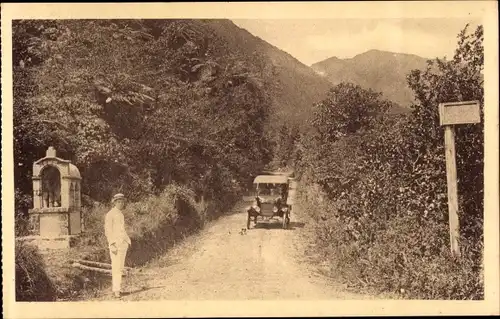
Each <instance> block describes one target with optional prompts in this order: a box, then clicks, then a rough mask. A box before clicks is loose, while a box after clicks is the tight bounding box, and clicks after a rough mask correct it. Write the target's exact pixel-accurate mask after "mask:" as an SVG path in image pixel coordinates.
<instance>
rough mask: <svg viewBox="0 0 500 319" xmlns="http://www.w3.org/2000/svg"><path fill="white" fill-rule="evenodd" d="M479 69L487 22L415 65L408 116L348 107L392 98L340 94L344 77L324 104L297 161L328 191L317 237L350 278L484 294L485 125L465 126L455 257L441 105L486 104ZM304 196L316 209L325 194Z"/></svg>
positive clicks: (457, 294)
mask: <svg viewBox="0 0 500 319" xmlns="http://www.w3.org/2000/svg"><path fill="white" fill-rule="evenodd" d="M481 71H482V27H479V28H478V29H477V30H476V31H475V32H474V33H473V34H472V35H466V30H465V29H464V31H463V32H461V33H460V34H459V46H458V48H457V53H456V55H455V57H454V59H453V60H451V61H442V60H439V59H438V60H436V61H434V62H433V61H430V62H429V67H428V69H427V70H425V71H424V72H420V71H414V72H412V73H411V74H410V75H409V77H408V83H409V85H410V87H411V88H412V89H413V90H414V92H415V94H416V98H417V101H418V103H417V104H416V105H414V106H413V111H412V113H411V114H409V115H408V116H406V115H392V116H389V115H384V116H378V115H377V114H376V112H374V113H372V114H370V113H368V112H364V113H357V112H354V111H352V110H346V109H348V108H349V107H352V108H360V109H363V108H366V107H367V106H366V105H368V106H370V105H372V106H373V105H375V106H376V105H383V104H384V103H382V102H381V101H378V100H377V97H376V95H371V96H369V95H368V94H366V93H362V92H363V90H362V89H361V88H357V89H351V90H347V91H348V94H339V93H338V92H344V91H346V90H345V88H346V87H349V86H346V85H343V86H340V87H338V88H337V89H336V90H332V92H333V93H334V98H330V99H329V100H325V101H324V102H323V103H322V104H320V105H319V108H317V110H316V113H315V118H316V120H315V122H314V123H315V124H316V126H317V127H316V131H313V133H312V134H310V135H309V136H305V137H303V138H302V141H301V143H302V145H301V148H302V149H303V150H304V151H302V155H301V157H300V161H299V162H298V167H299V172H300V174H301V175H302V179H304V180H305V181H308V183H316V184H318V185H319V186H320V187H321V190H322V191H323V192H324V193H325V194H324V197H325V198H326V203H327V204H326V205H325V206H320V208H319V209H320V210H321V214H322V215H321V216H319V217H316V219H315V220H316V223H317V225H318V231H317V241H318V242H319V243H321V244H320V245H319V247H321V249H322V250H323V251H325V252H329V254H328V255H331V256H334V257H332V259H331V260H330V263H331V265H332V267H333V269H334V271H335V272H336V273H340V274H343V275H344V278H345V279H346V280H347V281H350V282H351V283H352V284H355V285H358V286H366V287H372V288H376V289H378V290H380V291H391V292H398V293H403V294H404V296H405V297H408V298H423V299H481V298H483V294H484V293H483V280H482V273H481V268H482V267H481V265H482V253H483V234H482V231H483V218H482V211H483V201H482V194H483V185H482V183H483V173H482V172H483V170H482V167H483V142H482V141H483V136H482V134H483V133H482V132H483V125H482V124H479V125H465V126H463V127H458V129H457V136H460V137H461V138H458V139H457V152H458V154H457V166H458V169H457V171H458V179H459V196H460V199H459V205H460V212H459V215H460V218H461V250H462V258H461V259H460V260H453V258H452V257H451V256H450V252H449V234H448V209H447V191H446V170H445V156H444V146H443V139H444V138H443V132H442V131H443V130H442V128H441V127H440V126H439V115H438V112H437V105H438V103H440V102H447V101H462V100H478V101H480V104H481V114H483V111H482V109H483V89H482V84H483V82H482V76H481ZM464 75H467V76H466V77H464ZM351 88H352V86H351ZM360 92H361V93H360ZM359 96H369V98H368V99H367V100H366V101H365V102H364V103H365V106H363V105H361V106H359V105H358V104H351V102H350V101H352V102H354V101H357V99H358V98H359ZM370 100H371V102H370ZM372 108H373V107H372ZM375 109H377V107H375ZM378 109H379V110H383V108H378ZM339 114H341V115H342V114H344V115H342V116H339ZM357 114H364V118H363V120H362V121H361V120H359V119H358V115H357ZM382 114H383V113H382ZM338 122H340V123H338ZM332 123H335V125H333V124H332ZM349 123H358V124H359V125H354V126H353V125H351V124H349ZM348 127H354V129H349V130H348V129H347V128H348ZM465 181H466V182H465ZM305 201H306V204H307V203H308V205H310V206H309V207H311V208H310V209H314V207H315V204H317V203H315V202H314V201H313V200H312V199H310V198H306V199H305Z"/></svg>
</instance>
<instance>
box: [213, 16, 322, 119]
mask: <svg viewBox="0 0 500 319" xmlns="http://www.w3.org/2000/svg"><path fill="white" fill-rule="evenodd" d="M203 23H204V24H206V25H208V26H210V27H211V28H212V29H213V30H214V31H215V32H216V34H218V35H219V36H220V37H221V38H223V39H224V40H225V41H227V44H228V46H229V47H233V48H237V49H238V50H240V51H243V52H247V53H248V54H249V55H250V54H252V53H253V52H257V53H259V54H262V55H264V56H266V57H267V58H269V61H268V62H270V63H271V64H272V65H273V66H274V68H275V70H276V74H275V78H274V79H273V82H274V83H275V86H274V87H272V88H269V89H270V90H271V92H270V93H271V96H272V98H273V102H274V103H273V104H274V107H275V110H276V115H277V116H278V117H279V118H281V119H288V120H290V121H293V122H296V123H297V122H303V120H304V118H306V117H307V116H308V115H309V113H310V108H311V107H312V105H313V104H314V103H316V102H319V101H321V100H322V99H324V98H325V97H326V93H327V91H328V90H329V88H330V87H331V86H332V85H331V83H330V82H329V81H328V80H327V79H325V78H323V77H321V76H319V75H318V74H316V73H315V72H314V70H313V69H311V68H310V67H309V66H307V65H305V64H303V63H301V62H300V61H298V60H297V59H295V58H294V57H292V56H291V55H290V54H288V53H286V52H284V51H282V50H280V49H278V48H276V47H275V46H273V45H271V44H269V43H268V42H266V41H264V40H262V39H260V38H259V37H256V36H254V35H252V34H251V33H250V32H248V31H247V30H245V29H242V28H240V27H238V26H237V25H236V24H234V23H233V22H231V21H229V20H204V21H203Z"/></svg>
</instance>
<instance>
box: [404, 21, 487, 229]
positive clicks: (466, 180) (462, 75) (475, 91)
mask: <svg viewBox="0 0 500 319" xmlns="http://www.w3.org/2000/svg"><path fill="white" fill-rule="evenodd" d="M467 30H468V25H467V26H465V28H464V29H463V30H462V31H461V32H460V34H459V35H458V45H457V49H456V51H455V55H454V56H453V59H452V60H450V61H446V60H443V59H436V60H434V61H429V65H428V67H427V69H426V70H424V71H418V70H415V71H413V72H412V73H411V74H410V75H409V76H408V84H409V86H410V88H412V90H413V91H414V92H415V97H416V99H417V103H416V104H415V105H413V109H414V110H413V119H412V123H411V127H412V133H413V136H414V137H417V136H418V139H417V138H415V145H414V149H419V150H424V149H425V150H429V151H430V152H432V151H433V150H438V151H439V152H444V150H443V148H442V147H443V146H442V145H443V129H442V128H441V127H440V126H439V114H438V108H437V106H438V104H439V103H442V102H454V101H457V102H458V101H470V100H478V101H480V108H481V123H480V124H473V125H460V126H459V127H457V130H456V150H457V176H458V189H459V199H460V202H459V204H460V206H461V207H460V215H461V223H462V225H461V229H462V233H463V235H465V236H466V237H469V238H471V237H474V238H476V239H478V238H481V237H482V221H483V217H482V215H483V193H484V176H483V167H484V163H483V159H484V124H483V123H484V79H483V73H482V72H483V68H484V48H483V27H482V26H478V27H477V28H476V30H475V31H474V32H472V33H468V32H467ZM421 153H423V152H421ZM432 153H435V152H432ZM442 182H443V183H445V180H442Z"/></svg>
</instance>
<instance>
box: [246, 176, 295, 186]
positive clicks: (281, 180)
mask: <svg viewBox="0 0 500 319" xmlns="http://www.w3.org/2000/svg"><path fill="white" fill-rule="evenodd" d="M253 183H254V184H288V178H287V177H286V176H283V175H259V176H257V177H255V179H254V180H253Z"/></svg>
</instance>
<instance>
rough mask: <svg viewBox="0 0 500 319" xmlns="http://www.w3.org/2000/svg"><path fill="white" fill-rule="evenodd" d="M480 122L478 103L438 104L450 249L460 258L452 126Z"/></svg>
mask: <svg viewBox="0 0 500 319" xmlns="http://www.w3.org/2000/svg"><path fill="white" fill-rule="evenodd" d="M480 121H481V117H480V109H479V102H478V101H468V102H452V103H441V104H439V122H440V124H441V126H444V147H445V155H446V177H447V183H448V213H449V226H450V248H451V253H452V254H453V256H455V257H460V247H459V238H460V224H459V216H458V190H457V167H456V165H457V164H456V160H455V156H456V154H455V129H454V127H453V126H454V125H458V124H473V123H479V122H480Z"/></svg>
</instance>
